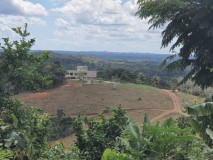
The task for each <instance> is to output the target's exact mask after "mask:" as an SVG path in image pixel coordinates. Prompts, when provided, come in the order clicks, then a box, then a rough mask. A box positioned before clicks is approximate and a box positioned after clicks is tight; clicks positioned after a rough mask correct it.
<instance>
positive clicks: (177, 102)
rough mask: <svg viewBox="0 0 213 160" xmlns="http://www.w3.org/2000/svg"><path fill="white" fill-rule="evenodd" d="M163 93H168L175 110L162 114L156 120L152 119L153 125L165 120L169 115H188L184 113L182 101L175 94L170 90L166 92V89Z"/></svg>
mask: <svg viewBox="0 0 213 160" xmlns="http://www.w3.org/2000/svg"><path fill="white" fill-rule="evenodd" d="M162 92H165V93H167V94H168V95H169V96H170V97H171V99H172V102H173V106H174V108H173V109H172V110H166V111H164V112H163V113H162V114H159V115H157V116H155V117H154V118H152V119H151V123H154V122H157V121H158V120H160V119H162V118H164V117H165V116H168V115H169V114H174V113H178V114H181V115H184V116H186V115H187V114H185V113H183V111H182V104H181V101H180V99H179V98H178V97H177V96H176V95H175V93H173V92H172V91H170V90H165V89H162Z"/></svg>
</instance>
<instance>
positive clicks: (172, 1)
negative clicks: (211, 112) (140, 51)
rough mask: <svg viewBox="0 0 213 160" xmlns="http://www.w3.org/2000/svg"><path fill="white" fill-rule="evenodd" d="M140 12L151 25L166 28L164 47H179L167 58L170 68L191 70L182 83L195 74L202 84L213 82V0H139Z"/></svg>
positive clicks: (194, 77)
mask: <svg viewBox="0 0 213 160" xmlns="http://www.w3.org/2000/svg"><path fill="white" fill-rule="evenodd" d="M138 4H139V10H138V12H137V15H138V16H139V17H140V18H141V19H147V18H148V19H149V21H148V22H149V23H150V24H151V25H150V29H151V28H152V29H157V28H162V27H163V28H164V27H165V26H166V27H165V29H164V30H163V32H162V47H167V46H168V45H169V44H170V43H172V46H171V48H170V51H175V50H176V49H179V51H178V53H177V54H176V55H173V56H170V57H168V58H167V59H166V60H165V61H164V62H163V64H164V65H166V63H167V60H171V59H174V57H175V56H177V55H178V56H179V58H178V59H175V60H174V61H172V62H170V63H169V64H168V65H167V66H166V68H167V69H168V70H169V71H173V70H175V69H180V70H184V69H185V68H187V67H191V71H190V72H189V73H188V74H187V75H186V76H185V78H184V79H183V80H182V81H181V83H183V82H185V81H186V80H187V79H189V78H192V79H193V80H194V81H195V84H197V85H199V86H201V87H202V88H205V87H208V86H212V85H213V81H212V79H213V45H212V44H213V1H212V0H138Z"/></svg>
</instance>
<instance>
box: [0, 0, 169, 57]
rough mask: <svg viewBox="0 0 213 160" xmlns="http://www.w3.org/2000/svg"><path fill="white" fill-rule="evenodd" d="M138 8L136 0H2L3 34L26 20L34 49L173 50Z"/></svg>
mask: <svg viewBox="0 0 213 160" xmlns="http://www.w3.org/2000/svg"><path fill="white" fill-rule="evenodd" d="M137 10H138V5H137V0H0V38H3V37H10V38H11V39H12V40H13V39H16V38H18V37H17V36H16V35H15V34H14V32H13V31H12V30H11V28H12V27H23V26H24V24H25V23H27V24H28V31H29V32H30V33H31V37H33V38H36V43H35V45H34V46H33V48H32V49H38V50H65V51H113V52H137V53H166V54H167V53H169V48H164V49H161V38H162V37H161V32H162V29H158V30H148V28H149V24H148V20H144V19H143V20H141V19H139V18H138V17H137V16H135V13H136V12H137Z"/></svg>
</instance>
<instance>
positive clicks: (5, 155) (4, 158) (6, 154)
mask: <svg viewBox="0 0 213 160" xmlns="http://www.w3.org/2000/svg"><path fill="white" fill-rule="evenodd" d="M12 158H13V153H12V152H11V151H10V150H5V149H2V148H0V160H11V159H12Z"/></svg>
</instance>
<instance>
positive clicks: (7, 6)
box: [0, 0, 48, 16]
mask: <svg viewBox="0 0 213 160" xmlns="http://www.w3.org/2000/svg"><path fill="white" fill-rule="evenodd" d="M0 13H1V14H9V15H25V16H46V15H48V12H47V10H46V9H45V7H44V6H42V5H41V4H39V3H36V4H35V3H32V2H30V1H28V0H1V1H0Z"/></svg>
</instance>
